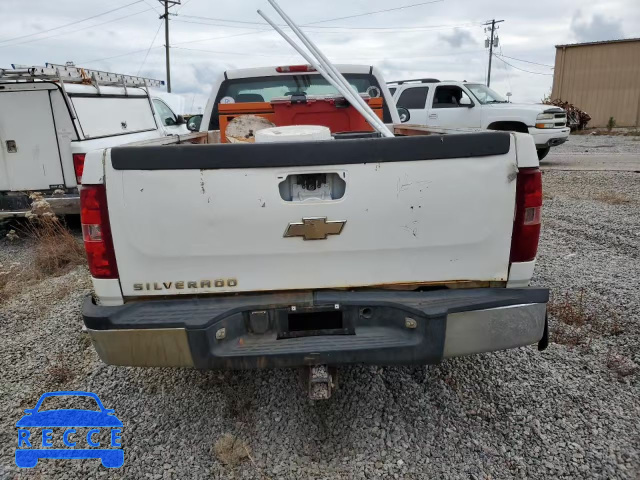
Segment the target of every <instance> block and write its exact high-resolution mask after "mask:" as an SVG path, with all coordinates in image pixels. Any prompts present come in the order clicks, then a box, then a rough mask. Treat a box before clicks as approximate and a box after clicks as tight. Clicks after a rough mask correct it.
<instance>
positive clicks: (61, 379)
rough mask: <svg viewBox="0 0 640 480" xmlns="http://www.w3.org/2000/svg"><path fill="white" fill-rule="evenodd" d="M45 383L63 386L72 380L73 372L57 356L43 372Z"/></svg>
mask: <svg viewBox="0 0 640 480" xmlns="http://www.w3.org/2000/svg"><path fill="white" fill-rule="evenodd" d="M45 375H46V378H47V383H49V384H50V385H55V386H57V385H64V384H66V383H67V382H68V381H69V380H71V379H72V378H73V371H72V370H71V368H69V366H68V365H67V362H66V361H65V360H64V359H63V357H62V355H60V354H58V355H57V356H56V359H55V361H53V362H52V363H51V364H50V365H49V366H48V367H47V369H46V370H45Z"/></svg>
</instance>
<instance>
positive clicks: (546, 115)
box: [389, 78, 570, 159]
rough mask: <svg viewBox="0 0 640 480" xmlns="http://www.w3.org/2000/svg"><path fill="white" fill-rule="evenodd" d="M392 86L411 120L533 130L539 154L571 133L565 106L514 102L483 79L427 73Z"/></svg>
mask: <svg viewBox="0 0 640 480" xmlns="http://www.w3.org/2000/svg"><path fill="white" fill-rule="evenodd" d="M389 90H390V91H391V92H392V94H393V98H394V100H395V102H396V103H397V105H398V106H399V107H404V108H406V109H408V110H409V112H410V114H411V123H414V124H420V125H427V126H430V127H438V128H478V129H480V128H482V129H489V130H504V131H515V132H520V133H529V134H530V135H531V136H532V137H533V138H534V142H535V144H536V149H537V151H538V158H539V159H543V158H544V157H545V156H546V155H547V154H548V153H549V150H550V149H551V147H554V146H557V145H560V144H562V143H564V142H565V141H567V139H568V138H569V133H570V129H569V127H568V126H567V115H566V112H565V111H564V110H562V109H561V108H558V107H552V106H549V105H542V104H539V105H538V104H518V103H511V102H509V101H508V100H507V99H505V98H504V97H502V96H501V95H500V94H499V93H497V92H495V91H494V90H492V89H490V88H489V87H487V86H486V85H483V84H481V83H477V82H466V81H465V82H457V81H440V80H437V79H435V78H425V79H417V80H400V81H396V82H390V83H389Z"/></svg>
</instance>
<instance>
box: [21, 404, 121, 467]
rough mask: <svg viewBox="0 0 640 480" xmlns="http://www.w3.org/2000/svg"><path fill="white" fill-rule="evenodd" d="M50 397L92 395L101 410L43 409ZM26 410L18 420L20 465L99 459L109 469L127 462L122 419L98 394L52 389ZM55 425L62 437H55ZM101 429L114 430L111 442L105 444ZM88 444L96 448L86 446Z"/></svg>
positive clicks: (111, 433)
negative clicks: (40, 461) (102, 440)
mask: <svg viewBox="0 0 640 480" xmlns="http://www.w3.org/2000/svg"><path fill="white" fill-rule="evenodd" d="M49 397H89V398H91V399H93V400H95V402H96V404H97V405H98V407H99V410H80V409H73V408H69V409H57V410H41V407H42V402H44V400H45V399H47V398H49ZM25 413H26V415H25V416H23V417H22V418H21V419H20V420H18V422H17V423H16V427H18V448H17V449H16V465H17V466H18V467H20V468H33V467H35V466H36V465H37V463H38V460H39V459H41V458H57V459H84V458H99V459H100V460H101V462H102V465H103V466H105V467H107V468H119V467H121V466H122V465H123V463H124V451H123V450H122V444H121V440H122V437H121V433H122V422H121V421H120V420H119V419H118V417H116V416H115V411H114V410H111V409H107V408H104V405H103V404H102V402H101V401H100V399H99V398H98V396H97V395H96V394H95V393H91V392H76V391H70V392H48V393H45V394H43V395H42V396H41V397H40V399H39V400H38V403H36V406H35V407H34V408H29V409H26V410H25ZM56 427H57V428H56ZM36 428H37V429H39V430H40V429H41V435H37V432H36V431H35V430H34V429H36ZM52 428H56V431H58V430H59V431H62V432H63V433H62V434H61V435H58V437H59V438H54V431H53V429H52ZM101 428H102V429H108V430H110V432H109V434H110V435H109V440H110V441H109V442H108V443H109V444H108V445H101V442H100V439H99V438H98V436H99V435H100V429H101ZM85 431H86V433H85ZM103 431H104V430H103ZM54 441H55V442H56V443H58V444H60V443H62V444H63V445H64V446H65V447H67V448H54ZM103 443H106V442H103ZM76 445H78V448H76ZM84 445H86V446H87V447H94V448H82V446H84ZM60 446H61V445H60ZM106 447H109V448H106Z"/></svg>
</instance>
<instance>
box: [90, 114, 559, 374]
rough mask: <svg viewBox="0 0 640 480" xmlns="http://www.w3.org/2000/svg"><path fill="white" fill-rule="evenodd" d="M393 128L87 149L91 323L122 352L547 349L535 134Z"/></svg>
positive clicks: (339, 359)
mask: <svg viewBox="0 0 640 480" xmlns="http://www.w3.org/2000/svg"><path fill="white" fill-rule="evenodd" d="M392 128H393V129H394V130H395V134H396V137H393V138H347V139H339V137H338V136H337V137H336V139H333V140H321V141H313V142H302V143H292V142H285V143H255V144H254V143H236V144H228V143H219V142H220V132H219V131H207V132H200V133H194V134H191V135H187V136H179V137H172V138H170V139H158V140H154V141H152V142H146V143H144V142H143V143H141V144H139V145H132V146H123V147H117V148H112V149H107V150H104V151H101V152H91V153H89V154H88V155H87V158H86V162H85V170H84V175H83V185H82V189H81V202H82V214H81V217H82V224H83V234H84V240H85V246H86V248H87V253H88V257H89V265H90V270H91V274H92V276H93V283H94V289H95V294H94V295H92V296H89V297H87V298H86V301H85V304H84V309H83V311H84V321H85V325H86V327H87V329H88V331H89V334H90V336H91V338H92V340H93V343H94V346H95V348H96V350H97V352H98V354H99V355H100V357H101V358H102V359H103V361H105V362H106V363H109V364H115V365H135V366H194V367H197V368H221V369H244V368H267V367H292V366H311V367H314V366H318V365H323V366H324V365H328V366H335V365H339V364H350V363H372V364H380V365H390V364H426V363H435V362H439V361H441V360H442V359H443V358H447V357H454V356H459V355H467V354H472V353H479V352H489V351H494V350H500V349H506V348H513V347H518V346H523V345H530V344H535V343H538V344H539V346H540V348H544V347H545V346H546V338H547V323H546V304H547V300H548V290H547V289H543V288H528V287H527V286H528V283H529V280H530V278H531V276H532V273H533V268H534V265H535V257H536V251H537V245H538V237H539V232H540V211H541V205H542V189H541V175H540V172H539V170H538V158H537V155H536V149H535V145H534V143H533V140H532V138H531V136H529V135H526V134H520V133H509V132H474V133H466V132H458V133H452V131H448V132H449V133H446V134H445V133H444V131H439V130H436V129H429V128H427V127H418V126H408V125H403V124H400V123H397V124H394V125H393V126H392Z"/></svg>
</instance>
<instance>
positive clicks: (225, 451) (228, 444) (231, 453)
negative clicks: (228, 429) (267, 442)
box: [211, 433, 250, 467]
mask: <svg viewBox="0 0 640 480" xmlns="http://www.w3.org/2000/svg"><path fill="white" fill-rule="evenodd" d="M211 453H212V454H214V455H215V457H216V458H217V459H218V460H219V461H220V462H221V463H222V464H224V465H227V466H231V467H233V466H236V465H238V464H239V463H240V462H242V461H243V460H244V459H246V458H249V457H250V453H249V447H248V446H247V444H246V443H244V442H243V441H242V440H240V439H239V438H238V437H236V436H233V435H231V434H229V433H225V434H224V435H223V436H222V437H220V438H219V439H218V440H217V441H216V443H215V444H214V445H213V447H212V449H211Z"/></svg>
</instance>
